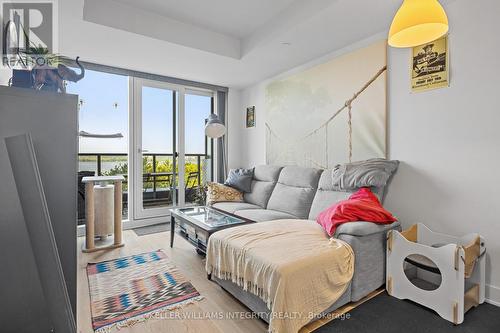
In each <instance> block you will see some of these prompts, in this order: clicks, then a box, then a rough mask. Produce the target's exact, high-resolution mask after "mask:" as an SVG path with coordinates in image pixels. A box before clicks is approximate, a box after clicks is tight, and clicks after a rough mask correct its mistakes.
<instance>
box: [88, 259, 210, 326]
mask: <svg viewBox="0 0 500 333" xmlns="http://www.w3.org/2000/svg"><path fill="white" fill-rule="evenodd" d="M87 276H88V279H89V289H90V306H91V311H92V326H93V328H94V330H95V331H96V332H99V333H100V332H109V331H110V329H112V328H113V327H118V328H120V327H124V326H130V325H132V324H135V323H137V322H140V321H143V320H146V319H149V318H151V317H153V316H154V315H156V314H159V313H161V312H163V311H167V310H172V309H174V308H177V307H180V306H183V305H186V304H188V303H192V302H194V301H198V300H201V299H202V297H201V296H200V293H199V292H198V291H197V290H196V289H195V288H194V287H193V285H192V284H191V283H190V282H189V281H188V280H187V279H186V278H185V277H184V276H183V275H182V274H181V273H180V272H179V270H178V269H177V268H175V267H174V266H173V265H172V264H171V263H170V261H169V260H168V258H167V256H166V255H165V253H163V252H162V251H161V250H158V251H155V252H150V253H143V254H137V255H134V256H130V257H124V258H118V259H114V260H109V261H103V262H99V263H92V264H88V266H87Z"/></svg>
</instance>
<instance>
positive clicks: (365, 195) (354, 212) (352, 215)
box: [316, 187, 397, 236]
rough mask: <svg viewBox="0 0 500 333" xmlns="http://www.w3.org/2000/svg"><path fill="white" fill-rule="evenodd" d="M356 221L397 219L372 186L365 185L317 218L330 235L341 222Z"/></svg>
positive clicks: (382, 222)
mask: <svg viewBox="0 0 500 333" xmlns="http://www.w3.org/2000/svg"><path fill="white" fill-rule="evenodd" d="M356 221H367V222H374V223H380V224H388V223H392V222H394V221H397V219H396V218H395V217H394V216H393V215H392V214H391V213H390V212H389V211H387V210H385V209H384V207H382V205H381V204H380V201H379V200H378V198H377V197H376V196H375V194H373V193H372V191H371V190H370V188H368V187H363V188H361V189H359V190H358V191H357V192H356V193H354V194H352V195H351V196H350V197H349V199H347V200H343V201H339V202H338V203H336V204H334V205H333V206H331V207H329V208H327V209H326V210H324V211H322V212H321V213H320V214H319V215H318V218H317V220H316V222H318V223H319V224H320V225H321V226H322V227H323V229H325V231H326V232H327V233H328V235H330V236H333V234H334V233H335V229H337V227H338V226H339V225H340V224H342V223H346V222H356Z"/></svg>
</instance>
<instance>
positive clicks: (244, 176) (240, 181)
mask: <svg viewBox="0 0 500 333" xmlns="http://www.w3.org/2000/svg"><path fill="white" fill-rule="evenodd" d="M252 179H253V169H231V170H229V175H228V176H227V179H226V181H225V182H224V185H227V186H231V187H233V188H235V189H237V190H238V191H241V192H244V193H248V192H250V191H251V190H252Z"/></svg>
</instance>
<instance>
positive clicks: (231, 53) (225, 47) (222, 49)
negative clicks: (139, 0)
mask: <svg viewBox="0 0 500 333" xmlns="http://www.w3.org/2000/svg"><path fill="white" fill-rule="evenodd" d="M83 20H84V21H87V22H92V23H96V24H100V25H104V26H107V27H111V28H115V29H120V30H125V31H128V32H131V33H135V34H139V35H143V36H146V37H151V38H154V39H158V40H163V41H167V42H170V43H174V44H178V45H182V46H187V47H191V48H196V49H199V50H202V51H206V52H210V53H215V54H218V55H221V56H225V57H230V58H234V59H240V58H241V42H240V40H239V39H237V38H234V37H231V36H227V35H224V34H221V33H217V32H213V31H210V30H205V29H202V28H200V27H197V26H194V25H190V24H187V23H183V22H179V21H176V20H173V19H171V18H168V17H164V16H160V15H157V14H155V13H151V12H147V11H144V10H141V9H138V8H135V7H132V6H129V5H126V4H122V3H120V2H117V1H113V0H85V2H84V7H83ZM129 47H133V45H130V46H129ZM148 52H154V49H151V50H144V53H145V54H146V55H147V53H148Z"/></svg>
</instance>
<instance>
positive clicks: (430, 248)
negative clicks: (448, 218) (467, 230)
mask: <svg viewBox="0 0 500 333" xmlns="http://www.w3.org/2000/svg"><path fill="white" fill-rule="evenodd" d="M485 252H486V248H485V246H484V240H483V239H482V238H481V236H479V235H478V234H469V235H466V236H463V237H453V236H449V235H445V234H440V233H435V232H433V231H431V230H430V229H429V228H427V227H426V226H425V225H423V224H420V223H419V224H415V225H413V226H412V227H411V228H410V229H408V230H405V231H403V232H398V231H395V230H392V231H389V233H388V234H387V276H386V286H387V292H388V293H389V295H391V296H394V297H397V298H399V299H409V300H412V301H414V302H417V303H419V304H422V305H424V306H426V307H428V308H430V309H433V310H434V311H436V312H437V313H438V314H439V315H440V316H441V317H443V318H444V319H446V320H448V321H451V322H453V323H454V324H460V323H462V322H463V320H464V313H465V312H467V311H468V310H469V309H471V308H472V307H475V306H477V305H479V304H481V303H483V302H484V297H485V296H484V288H485V256H484V253H485Z"/></svg>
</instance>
